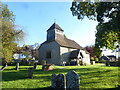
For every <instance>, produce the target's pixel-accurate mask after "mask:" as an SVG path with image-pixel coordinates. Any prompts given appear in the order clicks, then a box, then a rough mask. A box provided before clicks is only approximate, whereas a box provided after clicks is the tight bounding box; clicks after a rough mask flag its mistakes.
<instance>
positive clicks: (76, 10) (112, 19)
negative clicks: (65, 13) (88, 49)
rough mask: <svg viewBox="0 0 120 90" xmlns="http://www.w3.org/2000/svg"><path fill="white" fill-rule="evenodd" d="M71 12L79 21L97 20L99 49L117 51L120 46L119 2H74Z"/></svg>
mask: <svg viewBox="0 0 120 90" xmlns="http://www.w3.org/2000/svg"><path fill="white" fill-rule="evenodd" d="M71 11H72V14H73V16H77V17H78V19H81V20H82V19H84V17H85V16H87V17H88V18H89V19H92V20H97V21H98V22H99V24H98V25H97V28H96V29H97V33H96V44H97V45H98V46H99V48H103V47H106V48H108V49H115V47H116V43H117V44H120V1H119V2H72V7H71Z"/></svg>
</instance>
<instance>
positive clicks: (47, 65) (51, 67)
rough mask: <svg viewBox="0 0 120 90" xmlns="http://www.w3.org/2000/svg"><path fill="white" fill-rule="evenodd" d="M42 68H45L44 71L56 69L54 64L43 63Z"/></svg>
mask: <svg viewBox="0 0 120 90" xmlns="http://www.w3.org/2000/svg"><path fill="white" fill-rule="evenodd" d="M42 70H43V71H50V70H54V67H53V64H46V65H42Z"/></svg>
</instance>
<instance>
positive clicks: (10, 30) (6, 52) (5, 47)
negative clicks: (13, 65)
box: [0, 5, 24, 64]
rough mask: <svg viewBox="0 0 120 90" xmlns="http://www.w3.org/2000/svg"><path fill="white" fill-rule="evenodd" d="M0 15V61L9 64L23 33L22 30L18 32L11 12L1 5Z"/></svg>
mask: <svg viewBox="0 0 120 90" xmlns="http://www.w3.org/2000/svg"><path fill="white" fill-rule="evenodd" d="M1 10H2V14H1V16H0V19H1V23H2V27H1V29H0V32H1V34H2V35H1V36H2V39H1V41H2V42H1V48H2V50H1V51H0V54H1V59H2V63H3V64H7V63H10V62H11V61H12V57H13V54H14V52H15V48H16V47H17V41H20V40H22V38H23V36H24V33H23V31H22V30H18V29H17V27H16V25H15V23H14V20H15V18H14V15H13V12H12V11H10V10H9V9H8V6H7V5H2V7H1Z"/></svg>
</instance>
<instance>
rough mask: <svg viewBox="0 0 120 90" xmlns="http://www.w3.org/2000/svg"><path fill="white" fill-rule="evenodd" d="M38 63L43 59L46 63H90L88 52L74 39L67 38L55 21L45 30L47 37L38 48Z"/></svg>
mask: <svg viewBox="0 0 120 90" xmlns="http://www.w3.org/2000/svg"><path fill="white" fill-rule="evenodd" d="M38 51H39V57H38V63H39V64H42V61H43V60H45V61H46V63H47V64H55V65H65V64H68V65H70V64H71V63H74V64H76V65H79V64H80V62H82V63H83V64H90V55H89V53H88V52H87V51H86V50H85V49H84V48H83V47H81V46H80V45H79V44H78V43H76V42H75V41H74V40H71V39H68V38H67V37H66V36H65V34H64V30H63V29H62V28H61V27H60V26H59V25H58V24H56V23H53V25H52V26H51V27H50V28H49V29H48V30H47V39H46V41H45V42H43V43H42V44H41V45H40V47H39V48H38Z"/></svg>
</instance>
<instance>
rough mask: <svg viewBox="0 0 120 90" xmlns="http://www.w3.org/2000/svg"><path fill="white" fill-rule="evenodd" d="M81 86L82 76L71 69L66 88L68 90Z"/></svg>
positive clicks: (75, 89) (67, 75)
mask: <svg viewBox="0 0 120 90" xmlns="http://www.w3.org/2000/svg"><path fill="white" fill-rule="evenodd" d="M79 87H80V78H79V75H78V74H76V73H75V71H69V72H68V73H67V74H66V88H67V90H69V89H70V90H79Z"/></svg>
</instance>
